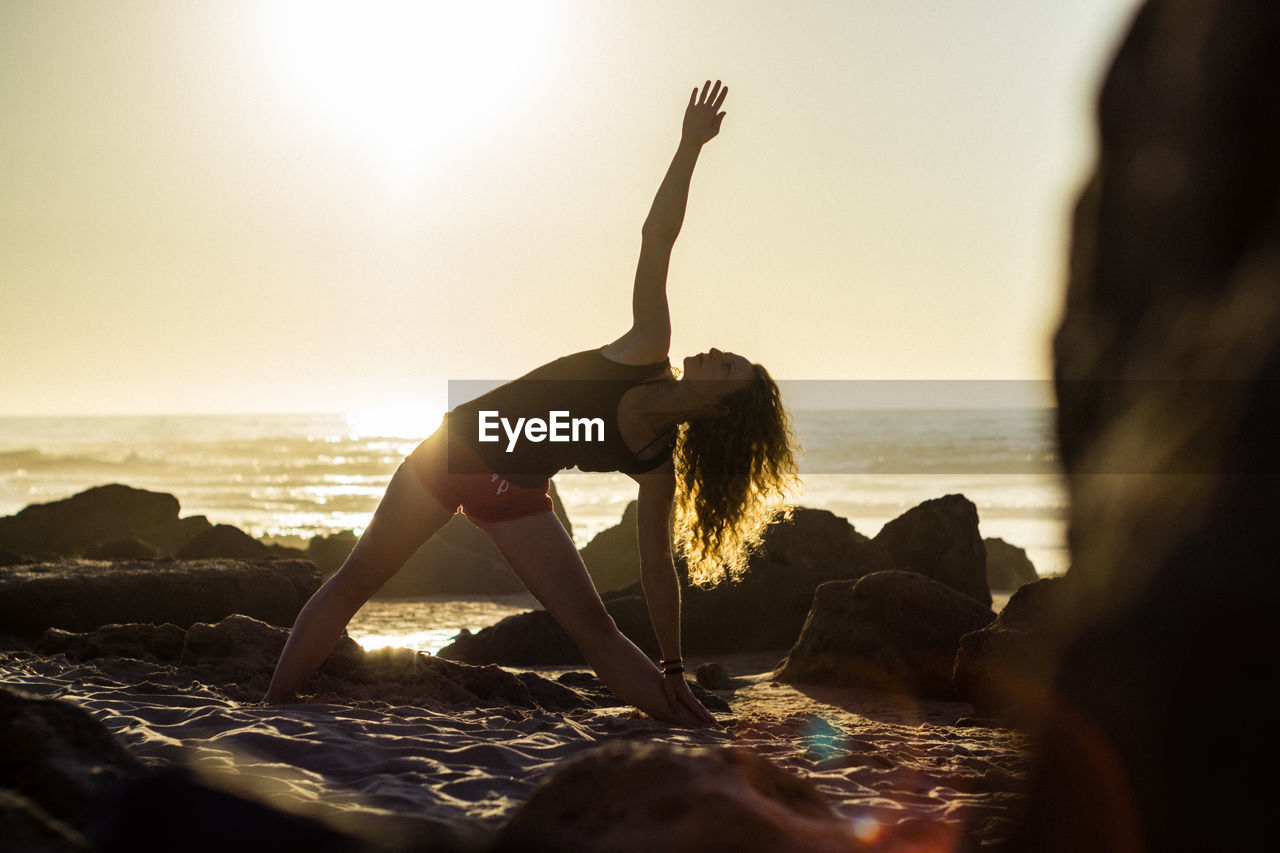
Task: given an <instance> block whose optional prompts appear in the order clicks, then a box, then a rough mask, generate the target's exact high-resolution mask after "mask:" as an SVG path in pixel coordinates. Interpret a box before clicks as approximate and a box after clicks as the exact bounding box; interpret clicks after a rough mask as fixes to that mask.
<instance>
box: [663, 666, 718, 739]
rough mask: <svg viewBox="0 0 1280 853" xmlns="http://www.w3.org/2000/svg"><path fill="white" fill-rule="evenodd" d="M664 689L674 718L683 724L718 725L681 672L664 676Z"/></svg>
mask: <svg viewBox="0 0 1280 853" xmlns="http://www.w3.org/2000/svg"><path fill="white" fill-rule="evenodd" d="M662 690H663V692H664V693H666V695H667V704H668V705H669V706H670V707H671V715H672V719H673V720H674V721H676V722H679V723H681V724H682V725H704V726H718V725H720V724H719V723H717V722H716V718H715V717H714V716H712V714H711V712H710V711H708V710H707V709H706V708H705V707H703V704H702V703H701V702H699V701H698V697H696V696H694V695H693V691H692V690H690V689H689V683H688V682H687V681H685V680H684V675H682V674H681V673H678V672H677V673H672V674H671V675H664V676H663V677H662Z"/></svg>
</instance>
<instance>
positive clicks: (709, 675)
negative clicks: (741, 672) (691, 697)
mask: <svg viewBox="0 0 1280 853" xmlns="http://www.w3.org/2000/svg"><path fill="white" fill-rule="evenodd" d="M695 677H696V678H697V679H698V683H699V684H701V685H702V686H703V687H705V688H707V689H708V690H729V689H732V687H733V684H734V681H733V678H731V677H730V676H729V673H728V671H727V670H725V668H724V667H723V666H721V665H720V664H718V663H714V662H710V663H704V664H703V665H702V666H700V667H698V669H697V670H696V672H695Z"/></svg>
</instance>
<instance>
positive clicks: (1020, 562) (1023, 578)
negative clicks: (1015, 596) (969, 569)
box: [982, 537, 1040, 590]
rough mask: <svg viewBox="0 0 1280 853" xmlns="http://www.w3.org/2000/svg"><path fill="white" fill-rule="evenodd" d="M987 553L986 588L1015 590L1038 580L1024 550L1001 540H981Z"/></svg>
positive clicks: (1034, 568)
mask: <svg viewBox="0 0 1280 853" xmlns="http://www.w3.org/2000/svg"><path fill="white" fill-rule="evenodd" d="M982 544H983V546H984V547H985V549H986V552H987V586H988V587H989V588H991V589H1000V590H1009V589H1017V588H1018V587H1020V586H1022V585H1023V584H1024V583H1032V582H1033V581H1035V580H1038V579H1039V577H1040V575H1038V574H1037V573H1036V567H1035V565H1034V564H1032V562H1031V558H1030V557H1028V556H1027V551H1026V549H1025V548H1019V547H1018V546H1017V545H1010V544H1009V543H1008V542H1006V541H1004V540H1003V539H993V538H991V537H988V538H986V539H983V540H982Z"/></svg>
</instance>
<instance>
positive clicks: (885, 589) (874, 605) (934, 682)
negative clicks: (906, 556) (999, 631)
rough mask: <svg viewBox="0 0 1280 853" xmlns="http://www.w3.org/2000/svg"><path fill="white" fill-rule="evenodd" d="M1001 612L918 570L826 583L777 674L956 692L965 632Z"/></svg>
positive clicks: (911, 691)
mask: <svg viewBox="0 0 1280 853" xmlns="http://www.w3.org/2000/svg"><path fill="white" fill-rule="evenodd" d="M994 618H995V614H994V613H993V612H992V611H991V609H990V608H989V607H985V606H983V605H981V604H979V603H978V602H976V601H974V600H973V599H972V598H971V597H969V596H967V595H964V594H963V593H959V592H956V591H955V590H954V589H951V588H950V587H948V586H946V585H945V584H942V583H939V582H937V581H935V580H932V579H930V578H927V577H925V576H924V575H921V574H918V573H916V572H903V571H893V572H876V573H874V574H869V575H867V576H865V577H863V578H861V579H860V580H857V581H833V582H831V583H824V584H823V585H822V586H820V587H818V591H817V594H816V595H815V596H814V597H813V609H812V610H811V611H810V612H809V618H808V619H807V620H806V622H805V624H804V630H803V631H802V632H801V633H800V639H799V640H797V641H796V644H795V647H794V648H792V649H791V653H790V654H789V655H788V656H787V659H786V660H785V661H783V663H782V666H780V667H779V668H778V671H777V673H776V674H775V676H774V677H775V678H777V679H778V680H779V681H787V682H804V683H809V684H829V685H836V686H841V687H875V688H879V689H882V690H886V691H889V692H892V693H897V694H903V695H911V696H924V697H934V698H939V699H950V698H953V697H954V695H955V694H954V690H953V688H952V683H951V674H952V668H953V665H954V661H955V656H956V649H957V648H959V646H960V638H961V637H963V636H964V635H965V634H967V633H969V632H970V631H976V630H978V629H979V628H982V627H983V626H985V625H987V624H988V623H990V622H991V620H992V619H994Z"/></svg>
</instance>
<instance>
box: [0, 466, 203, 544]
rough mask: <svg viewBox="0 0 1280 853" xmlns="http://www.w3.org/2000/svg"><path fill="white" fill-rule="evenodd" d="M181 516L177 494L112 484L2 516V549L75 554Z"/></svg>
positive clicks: (156, 526) (169, 522)
mask: <svg viewBox="0 0 1280 853" xmlns="http://www.w3.org/2000/svg"><path fill="white" fill-rule="evenodd" d="M177 520H178V499H177V498H175V497H174V496H173V495H167V494H162V493H160V492H149V491H146V490H144V489H133V488H130V487H128V486H122V485H119V484H116V483H113V484H111V485H108V486H97V487H95V488H92V489H88V490H87V491H83V492H80V493H79V494H77V495H74V496H72V497H70V498H66V499H64V500H59V501H52V502H50V503H43V504H32V505H31V506H28V507H27V508H26V509H23V510H22V511H20V512H19V513H17V514H16V515H11V516H7V517H5V518H0V547H3V548H6V549H8V550H10V551H13V552H15V553H18V554H27V555H29V556H32V557H52V556H66V555H75V554H79V553H80V552H81V551H82V550H83V549H85V548H88V547H90V546H92V545H96V544H97V543H99V542H105V541H109V540H112V539H118V538H121V537H124V536H136V535H138V533H139V531H143V530H152V529H157V528H164V527H166V526H167V525H170V524H173V523H175V522H177Z"/></svg>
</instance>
